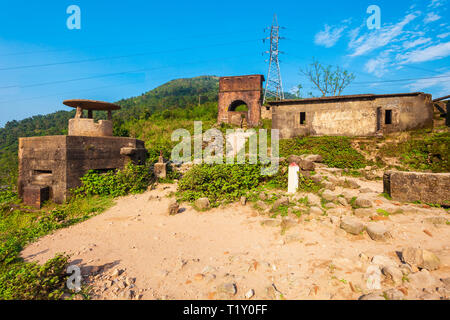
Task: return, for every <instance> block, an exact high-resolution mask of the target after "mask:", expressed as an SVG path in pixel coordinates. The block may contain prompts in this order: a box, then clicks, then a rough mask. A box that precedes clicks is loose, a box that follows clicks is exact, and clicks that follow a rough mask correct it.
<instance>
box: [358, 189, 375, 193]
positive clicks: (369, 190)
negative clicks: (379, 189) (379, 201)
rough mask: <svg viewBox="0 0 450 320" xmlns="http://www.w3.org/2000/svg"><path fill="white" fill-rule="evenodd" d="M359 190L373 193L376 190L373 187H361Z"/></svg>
mask: <svg viewBox="0 0 450 320" xmlns="http://www.w3.org/2000/svg"><path fill="white" fill-rule="evenodd" d="M359 192H361V193H373V192H374V191H373V190H372V189H369V188H361V189H359Z"/></svg>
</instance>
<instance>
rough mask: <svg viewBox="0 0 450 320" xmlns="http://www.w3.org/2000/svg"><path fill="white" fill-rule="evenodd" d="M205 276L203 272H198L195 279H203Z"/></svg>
mask: <svg viewBox="0 0 450 320" xmlns="http://www.w3.org/2000/svg"><path fill="white" fill-rule="evenodd" d="M204 277H205V276H204V275H203V274H201V273H197V274H196V275H194V280H195V281H201V280H203V278H204Z"/></svg>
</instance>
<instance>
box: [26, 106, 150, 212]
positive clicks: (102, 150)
mask: <svg viewBox="0 0 450 320" xmlns="http://www.w3.org/2000/svg"><path fill="white" fill-rule="evenodd" d="M64 104H66V105H68V106H70V107H74V108H76V109H77V111H76V115H75V118H74V119H70V120H69V133H68V135H67V136H63V135H60V136H44V137H29V138H20V139H19V178H18V191H19V196H20V197H21V198H22V199H23V201H24V203H25V204H28V205H32V206H36V207H40V206H41V205H42V203H43V202H44V201H46V200H52V201H54V202H55V203H63V202H64V201H66V200H67V199H68V198H69V197H70V189H72V188H76V187H78V186H80V184H81V182H80V178H81V177H82V176H83V175H84V174H86V173H87V172H88V171H89V170H99V171H101V172H107V171H111V170H117V169H122V168H123V167H124V166H125V165H126V164H127V163H129V162H133V163H135V164H143V163H144V162H145V159H146V156H147V150H146V149H145V147H144V142H143V141H141V140H137V139H133V138H125V137H113V132H112V111H113V110H118V109H120V107H119V106H118V105H115V104H111V103H107V102H102V101H91V100H66V101H64ZM94 110H100V111H107V114H108V120H100V121H98V122H97V123H96V122H94V119H93V111H94ZM84 111H87V114H88V117H87V118H83V115H84Z"/></svg>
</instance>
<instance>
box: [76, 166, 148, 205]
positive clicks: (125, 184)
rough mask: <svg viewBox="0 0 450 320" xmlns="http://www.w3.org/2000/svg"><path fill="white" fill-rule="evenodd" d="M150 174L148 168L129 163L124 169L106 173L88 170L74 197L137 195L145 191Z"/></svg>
mask: <svg viewBox="0 0 450 320" xmlns="http://www.w3.org/2000/svg"><path fill="white" fill-rule="evenodd" d="M151 177H152V174H151V173H150V170H149V167H148V166H138V165H133V164H131V163H129V164H128V165H127V166H126V167H125V168H124V169H122V170H117V171H115V172H113V171H110V172H107V173H100V172H96V171H95V170H90V171H89V172H88V173H87V174H86V175H84V176H83V177H82V178H81V179H80V180H81V183H82V186H81V187H79V188H77V189H75V190H74V191H73V193H74V194H75V195H76V196H80V195H81V196H89V195H101V196H108V195H110V196H113V197H118V196H124V195H127V194H129V193H132V194H133V193H139V192H143V191H145V190H146V189H147V187H148V185H149V183H150V179H151Z"/></svg>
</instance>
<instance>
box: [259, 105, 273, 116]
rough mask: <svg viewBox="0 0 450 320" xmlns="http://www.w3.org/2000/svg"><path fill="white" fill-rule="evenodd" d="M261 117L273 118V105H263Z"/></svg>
mask: <svg viewBox="0 0 450 320" xmlns="http://www.w3.org/2000/svg"><path fill="white" fill-rule="evenodd" d="M261 119H272V107H271V106H262V107H261Z"/></svg>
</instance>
